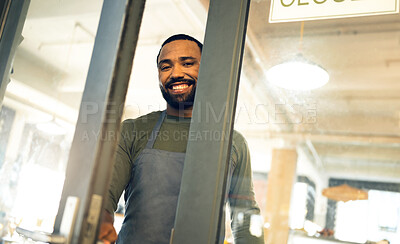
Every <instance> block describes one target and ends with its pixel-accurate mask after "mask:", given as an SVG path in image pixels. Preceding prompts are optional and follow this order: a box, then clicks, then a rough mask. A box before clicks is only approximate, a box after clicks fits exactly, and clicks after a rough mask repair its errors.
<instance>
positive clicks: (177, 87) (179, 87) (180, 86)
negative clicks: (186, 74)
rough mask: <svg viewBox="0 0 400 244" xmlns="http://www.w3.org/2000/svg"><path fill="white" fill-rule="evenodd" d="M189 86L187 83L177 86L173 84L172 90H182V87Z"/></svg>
mask: <svg viewBox="0 0 400 244" xmlns="http://www.w3.org/2000/svg"><path fill="white" fill-rule="evenodd" d="M187 87H188V85H187V84H182V85H176V86H172V90H182V89H185V88H187Z"/></svg>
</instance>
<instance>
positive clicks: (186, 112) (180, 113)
mask: <svg viewBox="0 0 400 244" xmlns="http://www.w3.org/2000/svg"><path fill="white" fill-rule="evenodd" d="M192 111H193V106H192V107H189V108H184V109H176V108H174V107H172V106H170V105H169V104H167V114H168V115H172V116H176V117H184V118H191V117H192Z"/></svg>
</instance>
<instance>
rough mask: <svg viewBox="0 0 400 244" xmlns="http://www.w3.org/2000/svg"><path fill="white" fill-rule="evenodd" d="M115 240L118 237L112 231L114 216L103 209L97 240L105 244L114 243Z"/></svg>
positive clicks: (113, 230)
mask: <svg viewBox="0 0 400 244" xmlns="http://www.w3.org/2000/svg"><path fill="white" fill-rule="evenodd" d="M117 238H118V235H117V232H116V231H115V229H114V214H111V213H109V212H108V211H107V210H105V209H104V210H103V219H102V221H101V225H100V232H99V238H98V239H100V240H102V241H103V242H104V243H105V244H109V243H114V242H115V241H116V240H117Z"/></svg>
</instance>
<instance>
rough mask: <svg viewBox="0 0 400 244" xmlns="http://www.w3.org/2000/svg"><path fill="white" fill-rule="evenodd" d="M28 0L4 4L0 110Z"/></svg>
mask: <svg viewBox="0 0 400 244" xmlns="http://www.w3.org/2000/svg"><path fill="white" fill-rule="evenodd" d="M29 4H30V0H11V2H8V4H7V3H6V6H5V7H6V8H7V9H5V11H4V12H3V13H4V21H5V22H4V23H0V24H1V28H2V33H1V38H0V76H1V77H0V108H1V106H2V104H3V98H4V94H5V91H6V87H7V85H8V83H9V81H10V73H11V69H12V62H13V60H14V54H15V51H16V49H17V47H18V45H19V44H20V42H21V41H22V36H21V33H22V28H23V27H24V23H25V19H26V15H27V13H28V8H29Z"/></svg>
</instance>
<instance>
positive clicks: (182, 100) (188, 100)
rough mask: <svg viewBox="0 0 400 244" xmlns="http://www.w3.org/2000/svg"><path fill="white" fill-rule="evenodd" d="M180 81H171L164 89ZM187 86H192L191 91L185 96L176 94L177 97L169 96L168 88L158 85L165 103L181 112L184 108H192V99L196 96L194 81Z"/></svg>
mask: <svg viewBox="0 0 400 244" xmlns="http://www.w3.org/2000/svg"><path fill="white" fill-rule="evenodd" d="M179 81H181V80H172V81H169V82H167V83H166V84H165V87H168V86H169V85H170V84H172V83H175V82H179ZM189 85H191V86H192V89H191V90H190V92H189V93H186V94H177V95H171V94H170V93H169V91H168V88H164V87H163V86H162V85H160V90H161V93H162V96H163V97H164V99H165V101H166V102H167V103H168V104H169V105H170V106H171V107H173V108H175V109H177V110H182V109H186V108H190V107H192V106H193V103H194V97H195V94H196V84H195V81H194V80H190V83H189Z"/></svg>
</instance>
